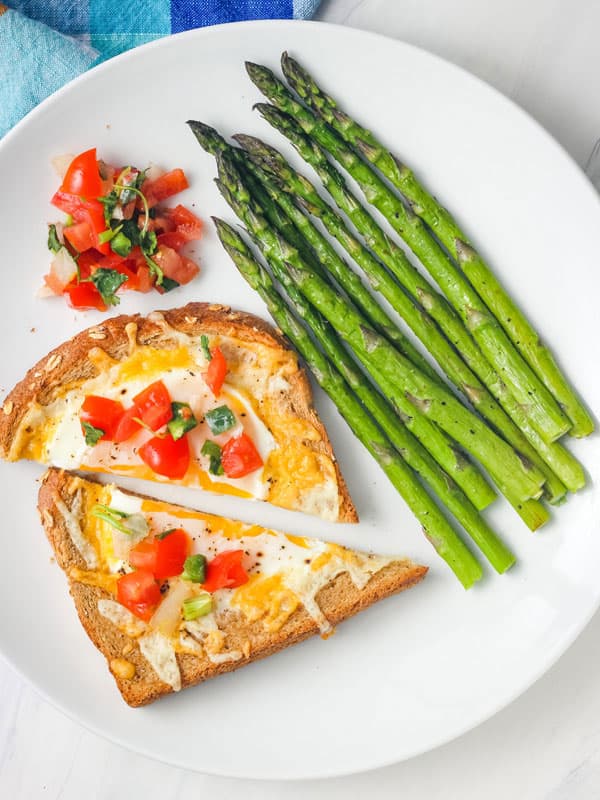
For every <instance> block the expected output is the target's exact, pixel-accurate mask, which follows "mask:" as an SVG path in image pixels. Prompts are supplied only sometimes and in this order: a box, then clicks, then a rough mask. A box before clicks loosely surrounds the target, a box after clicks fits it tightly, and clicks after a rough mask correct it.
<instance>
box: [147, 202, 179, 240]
mask: <svg viewBox="0 0 600 800" xmlns="http://www.w3.org/2000/svg"><path fill="white" fill-rule="evenodd" d="M150 226H151V229H152V230H153V231H156V233H157V234H159V233H174V231H175V229H176V228H177V225H176V224H175V223H174V222H173V220H172V219H171V217H170V211H169V209H168V208H164V209H162V210H160V211H159V212H158V214H157V215H156V216H155V217H154V219H151V220H150Z"/></svg>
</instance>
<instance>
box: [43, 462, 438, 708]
mask: <svg viewBox="0 0 600 800" xmlns="http://www.w3.org/2000/svg"><path fill="white" fill-rule="evenodd" d="M95 485H96V483H95V482H94V481H89V480H87V479H85V480H84V479H81V478H79V477H77V476H75V475H74V474H73V473H69V472H65V471H63V470H58V469H55V468H51V469H49V470H48V471H47V472H46V474H45V476H44V478H43V480H42V483H41V487H40V491H39V497H38V510H39V513H40V518H41V521H42V524H43V527H44V530H45V532H46V535H47V537H48V540H49V542H50V544H51V545H52V548H53V550H54V554H55V556H56V560H57V562H58V564H59V566H60V567H61V569H63V570H64V571H65V573H66V574H67V577H68V580H69V588H70V592H71V595H72V597H73V600H74V602H75V607H76V609H77V613H78V615H79V619H80V621H81V624H82V625H83V627H84V628H85V630H86V632H87V634H88V636H89V638H90V639H91V640H92V642H93V643H94V645H95V646H96V647H97V648H98V650H100V651H101V652H102V654H103V655H104V657H105V658H106V660H107V663H108V665H109V669H110V668H111V663H112V662H113V660H114V659H121V658H126V659H127V661H129V662H130V663H132V664H133V665H134V666H135V676H134V677H133V678H132V679H125V678H122V677H120V676H119V675H116V674H115V673H114V671H113V670H111V671H112V672H113V676H114V678H115V680H116V683H117V686H118V688H119V690H120V692H121V694H122V696H123V699H124V700H125V702H126V703H128V704H129V705H130V706H134V707H137V706H142V705H146V704H148V703H151V702H153V701H154V700H156V699H158V698H159V697H161V696H162V695H164V694H169V693H171V692H172V691H173V690H172V688H171V687H170V686H169V685H168V684H166V683H163V682H162V681H161V680H160V679H159V678H158V676H157V675H156V674H155V672H154V670H153V669H152V667H151V666H150V665H149V664H148V662H147V661H146V660H145V659H144V657H143V656H142V654H141V652H140V650H139V647H138V645H137V643H136V640H135V639H132V638H130V637H129V636H127V635H126V634H124V633H122V632H121V631H120V630H119V629H118V628H117V627H116V626H114V625H113V624H112V623H111V622H109V621H108V620H107V619H105V618H104V617H103V616H102V615H101V614H100V613H99V611H98V600H99V599H101V598H103V597H105V598H110V595H109V594H108V593H107V592H106V591H104V590H103V589H101V588H98V587H94V586H90V585H87V584H84V583H80V582H78V581H77V580H73V579H72V577H70V575H69V573H70V570H71V569H72V568H73V567H78V568H81V569H85V562H84V561H83V558H82V556H81V555H80V553H79V551H78V550H77V548H76V547H75V545H74V544H73V541H72V540H71V537H70V535H69V533H68V531H67V528H66V525H65V521H64V518H63V516H62V514H61V512H60V510H59V508H58V507H57V500H58V502H59V503H60V501H61V500H62V502H63V503H64V504H65V505H66V506H67V507H68V508H69V509H70V508H71V506H72V503H73V497H74V492H75V491H76V490H78V489H80V488H81V490H82V491H86V487H88V488H92V487H94V486H95ZM126 493H127V492H126ZM129 494H132V493H131V492H129ZM426 573H427V567H423V566H419V565H417V564H414V563H413V562H411V561H409V560H398V561H395V562H392V563H391V564H390V565H388V566H386V567H384V568H383V569H382V570H380V571H379V572H377V573H375V574H374V575H373V577H372V578H371V579H370V580H369V582H368V583H367V584H366V586H365V587H364V588H363V589H360V590H359V589H357V588H356V587H355V586H354V584H353V583H352V581H351V580H350V578H349V576H348V574H347V573H342V574H341V575H338V577H337V578H335V579H334V580H333V581H331V582H330V583H329V584H328V585H327V586H325V587H323V588H322V589H321V590H320V591H319V593H318V594H317V598H316V599H317V602H318V604H319V606H320V608H321V610H322V612H323V613H324V615H325V617H326V618H327V619H328V620H329V622H330V623H331V624H332V625H334V626H335V625H337V624H339V623H340V622H342V621H343V620H345V619H347V618H348V617H351V616H353V615H354V614H356V613H358V612H359V611H361V610H362V609H364V608H366V607H367V606H369V605H372V604H373V603H375V602H377V601H378V600H381V599H383V598H384V597H387V596H389V595H391V594H396V593H398V592H402V591H404V590H405V589H408V588H410V587H411V586H413V585H415V584H416V583H418V582H419V581H421V580H422V579H423V578H424V577H425V575H426ZM219 627H220V628H221V629H222V630H223V631H224V632H225V634H226V637H227V641H228V643H229V645H230V648H231V649H240V650H242V649H243V648H245V647H246V648H247V645H246V644H245V643H249V650H248V649H247V650H246V653H245V654H244V655H243V656H242V658H240V659H239V660H236V661H232V662H226V663H221V664H214V663H212V662H210V661H209V660H208V658H207V657H206V656H205V655H203V656H202V657H199V656H195V655H189V654H186V653H185V654H182V653H178V654H177V661H178V664H179V668H180V671H181V680H182V688H185V687H187V686H193V685H195V684H197V683H201V682H203V681H205V680H207V679H208V678H212V677H215V676H216V675H219V674H221V673H224V672H230V671H232V670H234V669H238V668H239V667H242V666H244V665H245V664H249V663H251V662H252V661H256V660H258V659H260V658H265V657H267V656H269V655H271V654H272V653H275V652H277V651H279V650H283V649H284V648H285V647H288V646H290V645H292V644H295V643H296V642H301V641H303V640H304V639H307V638H308V637H310V636H313V635H314V634H316V633H318V632H319V629H318V626H317V624H316V623H315V621H314V620H313V619H312V617H310V615H309V614H308V613H307V612H306V610H305V609H304V608H303V607H300V608H298V609H297V610H296V611H295V612H294V613H293V614H292V615H291V616H290V617H289V619H288V620H287V621H286V622H285V624H284V625H283V626H282V627H281V628H280V630H278V631H276V632H268V631H267V630H266V629H265V627H264V626H263V625H262V623H261V622H260V621H257V622H253V623H249V622H248V621H247V620H246V618H245V617H243V616H242V615H241V614H239V613H237V612H233V611H228V612H226V614H225V615H224V616H223V617H222V618H221V619H220V620H219Z"/></svg>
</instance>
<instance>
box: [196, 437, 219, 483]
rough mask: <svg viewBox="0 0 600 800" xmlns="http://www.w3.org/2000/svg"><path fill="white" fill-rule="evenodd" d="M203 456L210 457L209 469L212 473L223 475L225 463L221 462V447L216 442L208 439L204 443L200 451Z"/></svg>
mask: <svg viewBox="0 0 600 800" xmlns="http://www.w3.org/2000/svg"><path fill="white" fill-rule="evenodd" d="M200 452H201V453H202V455H203V456H208V457H209V458H210V463H209V466H208V471H209V472H210V474H211V475H223V472H224V470H223V465H222V464H221V448H220V447H219V445H218V444H217V443H216V442H211V440H210V439H207V440H206V441H205V442H204V444H203V445H202V450H201V451H200Z"/></svg>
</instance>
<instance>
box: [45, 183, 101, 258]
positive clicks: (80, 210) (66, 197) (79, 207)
mask: <svg viewBox="0 0 600 800" xmlns="http://www.w3.org/2000/svg"><path fill="white" fill-rule="evenodd" d="M50 202H51V203H52V204H53V205H55V206H56V207H57V208H60V209H61V211H64V212H65V214H71V216H72V217H73V219H74V220H75V222H86V223H87V224H88V225H89V227H90V230H91V231H92V235H93V237H94V244H93V246H94V247H95V248H96V250H99V251H100V252H101V253H104V254H105V255H108V254H109V253H110V252H111V249H110V242H104V244H100V241H99V240H98V234H99V233H102V231H105V230H106V221H105V219H104V207H103V206H102V203H101V202H100V201H99V200H95V199H91V200H90V199H87V198H85V199H84V198H82V197H79V196H78V195H75V194H69V193H68V192H63V191H60V190H59V191H58V192H56V193H55V194H54V196H53V197H52V200H51V201H50Z"/></svg>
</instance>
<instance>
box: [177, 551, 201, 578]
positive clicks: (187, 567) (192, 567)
mask: <svg viewBox="0 0 600 800" xmlns="http://www.w3.org/2000/svg"><path fill="white" fill-rule="evenodd" d="M181 577H182V578H183V580H184V581H192V583H204V581H205V580H206V556H203V555H201V554H197V555H195V556H188V557H187V558H186V560H185V562H184V565H183V572H182V573H181Z"/></svg>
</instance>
